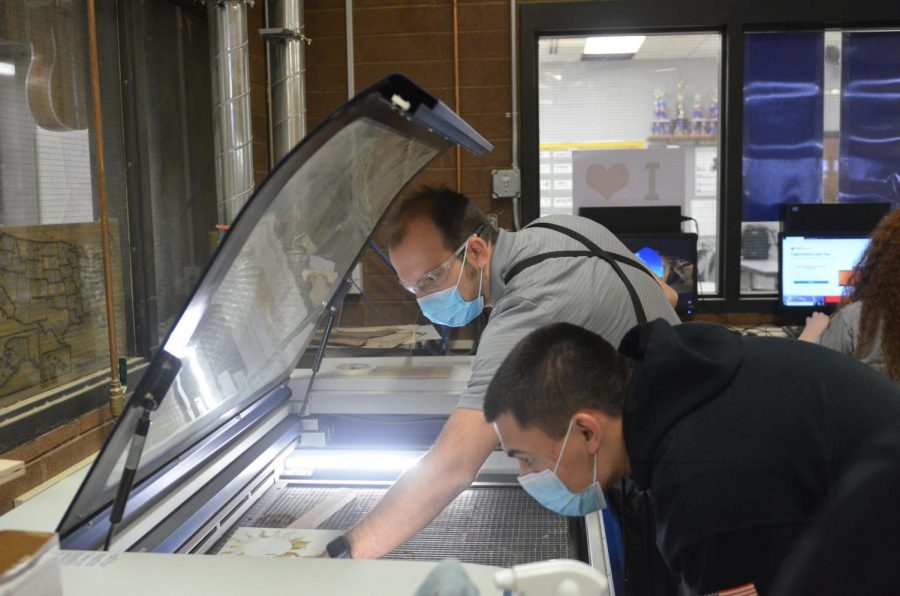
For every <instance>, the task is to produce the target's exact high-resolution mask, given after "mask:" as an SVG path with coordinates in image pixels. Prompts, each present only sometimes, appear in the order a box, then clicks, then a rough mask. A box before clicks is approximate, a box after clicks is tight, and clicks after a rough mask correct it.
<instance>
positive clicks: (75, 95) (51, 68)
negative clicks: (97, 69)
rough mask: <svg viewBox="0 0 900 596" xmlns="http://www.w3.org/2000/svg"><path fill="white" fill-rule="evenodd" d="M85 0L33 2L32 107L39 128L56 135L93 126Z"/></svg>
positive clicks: (29, 78) (29, 80)
mask: <svg viewBox="0 0 900 596" xmlns="http://www.w3.org/2000/svg"><path fill="white" fill-rule="evenodd" d="M83 4H84V3H83V2H76V1H75V0H31V1H30V2H29V4H28V8H27V10H28V16H29V29H30V30H29V31H28V38H29V41H30V43H31V64H30V65H29V67H28V75H27V77H26V80H25V87H26V95H27V97H28V107H29V109H30V110H31V114H32V116H34V120H35V122H37V124H38V126H40V127H41V128H44V129H47V130H53V131H69V130H82V129H85V128H87V125H88V110H89V106H88V92H87V85H88V63H87V35H86V29H87V21H86V16H85V11H84V7H83Z"/></svg>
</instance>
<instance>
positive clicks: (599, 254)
mask: <svg viewBox="0 0 900 596" xmlns="http://www.w3.org/2000/svg"><path fill="white" fill-rule="evenodd" d="M526 227H527V228H547V229H548V230H554V231H556V232H559V233H561V234H565V235H566V236H568V237H569V238H572V239H573V240H575V241H576V242H579V243H581V244H583V245H584V246H585V248H587V249H588V250H586V251H584V250H561V251H554V252H547V253H543V254H540V255H535V256H533V257H528V258H526V259H522V260H521V261H519V262H518V263H516V264H515V265H513V266H512V267H511V268H510V270H509V271H507V272H506V275H504V276H503V283H507V284H508V283H509V281H510V280H511V279H512V278H514V277H515V276H516V275H518V274H519V273H521V272H522V271H523V270H524V269H527V268H528V267H531V266H532V265H537V264H538V263H541V262H543V261H546V260H547V259H560V258H571V257H596V258H599V259H603V260H604V261H606V262H607V263H609V266H610V267H612V268H613V271H615V273H616V275H618V276H619V279H621V280H622V283H624V284H625V289H626V290H627V291H628V296H629V297H630V298H631V304H632V307H633V308H634V314H635V317H636V318H637V321H638V323H646V322H647V315H646V313H645V312H644V306H643V305H642V304H641V300H640V298H638V295H637V291H636V290H635V289H634V286H633V285H632V284H631V281H630V280H629V279H628V277H627V276H626V275H625V272H624V271H622V268H621V267H620V266H619V263H624V264H626V265H629V266H631V267H635V268H636V269H639V270H640V271H643V272H644V273H646V274H647V275H650V276H651V277H652V276H653V274H652V273H650V271H649V270H648V269H647V268H646V267H644V266H643V265H642V264H641V263H640V262H638V261H636V260H635V259H630V258H628V257H626V256H623V255H620V254H617V253H613V252H609V251H607V250H603V249H602V248H600V247H599V246H597V245H596V244H595V243H594V242H592V241H591V240H589V239H588V238H585V237H584V236H582V235H581V234H579V233H578V232H576V231H574V230H570V229H569V228H566V227H563V226H560V225H557V224H552V223H547V222H543V221H538V222H534V223H532V224H529V225H528V226H526Z"/></svg>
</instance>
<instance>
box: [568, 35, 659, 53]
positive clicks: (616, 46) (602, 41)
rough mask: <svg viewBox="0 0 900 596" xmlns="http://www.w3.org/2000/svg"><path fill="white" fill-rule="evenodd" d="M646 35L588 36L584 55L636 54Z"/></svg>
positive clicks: (585, 41)
mask: <svg viewBox="0 0 900 596" xmlns="http://www.w3.org/2000/svg"><path fill="white" fill-rule="evenodd" d="M645 39H647V36H645V35H604V36H603V37H588V38H587V39H586V40H584V50H583V51H582V55H584V56H626V55H633V54H636V53H637V51H638V50H639V49H641V46H642V45H643V44H644V40H645Z"/></svg>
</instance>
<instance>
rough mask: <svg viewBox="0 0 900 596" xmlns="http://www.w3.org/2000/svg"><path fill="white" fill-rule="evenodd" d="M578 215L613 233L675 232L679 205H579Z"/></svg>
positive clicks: (678, 227) (678, 223) (678, 230)
mask: <svg viewBox="0 0 900 596" xmlns="http://www.w3.org/2000/svg"><path fill="white" fill-rule="evenodd" d="M578 215H580V216H581V217H586V218H588V219H590V220H592V221H595V222H597V223H598V224H600V225H602V226H603V227H605V228H606V229H608V230H609V231H610V232H612V233H613V234H616V235H617V236H618V235H619V234H648V233H653V234H670V233H671V234H677V233H678V232H680V231H681V207H679V206H677V205H664V206H662V207H581V208H579V209H578Z"/></svg>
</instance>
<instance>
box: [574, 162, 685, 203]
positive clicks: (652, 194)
mask: <svg viewBox="0 0 900 596" xmlns="http://www.w3.org/2000/svg"><path fill="white" fill-rule="evenodd" d="M684 163H685V161H684V150H683V149H600V150H591V151H573V152H572V199H573V212H574V213H575V214H577V213H578V209H579V208H580V207H652V206H662V205H683V204H684V195H685V187H684Z"/></svg>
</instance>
